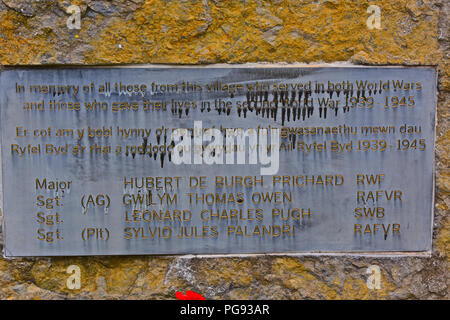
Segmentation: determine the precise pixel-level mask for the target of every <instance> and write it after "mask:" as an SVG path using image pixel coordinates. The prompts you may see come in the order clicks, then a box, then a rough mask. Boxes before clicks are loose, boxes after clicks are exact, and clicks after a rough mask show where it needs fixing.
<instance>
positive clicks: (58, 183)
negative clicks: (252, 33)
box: [0, 66, 436, 257]
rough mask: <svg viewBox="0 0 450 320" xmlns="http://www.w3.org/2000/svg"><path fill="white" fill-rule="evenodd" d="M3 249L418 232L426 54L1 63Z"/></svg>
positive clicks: (231, 245) (406, 240)
mask: <svg viewBox="0 0 450 320" xmlns="http://www.w3.org/2000/svg"><path fill="white" fill-rule="evenodd" d="M0 89H1V93H0V99H1V100H0V104H1V152H2V186H3V187H2V192H3V215H4V217H3V223H4V255H5V256H7V257H16V256H73V255H128V254H129V255H136V254H224V253H277V252H283V253H284V252H286V253H287V252H300V253H301V252H313V253H314V252H349V253H361V252H366V253H377V252H421V251H422V252H423V251H429V250H431V239H432V212H433V197H434V195H433V188H434V140H435V113H436V71H435V69H433V68H428V67H411V68H403V67H293V66H292V67H291V66H282V67H273V66H271V67H266V66H258V67H248V66H237V67H234V66H230V67H218V66H213V67H165V66H160V67H124V68H114V67H97V68H95V67H91V68H84V67H83V68H6V69H4V70H3V71H2V72H1V74H0Z"/></svg>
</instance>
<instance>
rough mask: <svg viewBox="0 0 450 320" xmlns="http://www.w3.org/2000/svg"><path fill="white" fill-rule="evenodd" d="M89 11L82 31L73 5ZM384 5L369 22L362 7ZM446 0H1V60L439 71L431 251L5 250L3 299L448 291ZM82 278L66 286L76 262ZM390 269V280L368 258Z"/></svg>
mask: <svg viewBox="0 0 450 320" xmlns="http://www.w3.org/2000/svg"><path fill="white" fill-rule="evenodd" d="M70 4H77V5H79V6H80V8H81V12H82V20H81V30H69V29H68V28H67V26H66V21H67V19H68V17H69V15H68V14H66V13H65V10H66V8H67V7H68V6H69V5H70ZM370 4H377V5H378V6H380V7H381V10H382V21H381V30H376V29H375V30H369V29H368V28H367V26H366V19H367V17H368V15H369V14H367V13H366V9H367V7H368V6H369V5H370ZM449 17H450V3H449V1H447V0H395V1H394V0H390V1H388V0H379V1H376V3H375V2H374V1H366V0H361V1H351V0H347V1H346V0H319V1H317V0H295V1H294V0H292V1H287V0H271V1H258V0H247V1H244V0H227V1H216V0H214V1H212V0H197V1H194V0H175V1H168V0H147V1H145V0H113V1H105V0H102V1H90V0H86V1H85V0H72V1H69V0H39V1H38V0H36V1H31V0H29V1H27V0H20V1H18V0H15V1H11V0H0V21H1V22H0V64H1V65H17V64H20V65H40V64H129V63H176V64H179V63H182V64H205V63H247V62H288V63H294V62H301V63H310V62H351V63H355V64H367V65H380V64H402V65H435V66H436V67H437V68H438V70H439V99H438V123H437V141H436V143H437V145H436V197H435V218H434V222H435V225H434V240H433V253H432V256H431V257H420V258H419V257H401V258H369V257H341V256H338V257H330V256H315V257H312V256H306V257H288V256H255V257H221V258H203V257H202V258H200V257H161V256H156V257H149V256H141V257H133V256H131V257H73V258H39V259H14V260H5V259H3V258H0V298H1V299H68V298H69V299H92V298H98V299H105V298H109V299H168V298H170V299H174V298H175V292H176V291H183V292H185V291H186V290H194V291H196V292H199V293H202V294H203V295H204V296H205V297H206V298H207V299H247V298H250V299H448V298H449V285H450V284H449V279H450V278H449V263H450V259H449V257H450V256H449V249H450V248H449V247H450V244H449V239H450V220H449V217H448V212H449V207H450V169H449V164H450V159H449V155H450V152H449V151H450V150H449V145H450V131H449V123H448V121H449V114H450V99H449V98H450V80H449V79H450V78H449V76H450V64H449V61H450V59H449V58H450V56H449V55H450V50H449V49H450V42H449V30H450V24H449ZM71 264H76V265H78V266H80V268H81V272H82V279H81V281H82V286H81V289H79V290H69V289H68V288H67V286H66V280H67V277H68V274H66V268H67V266H69V265H71ZM369 265H378V266H379V267H380V268H381V275H382V282H381V289H379V290H372V289H368V288H367V285H366V279H367V275H366V269H367V267H368V266H369Z"/></svg>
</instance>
